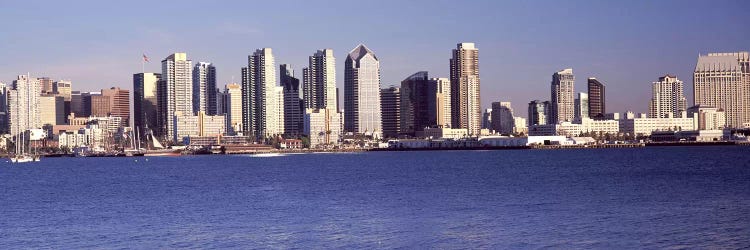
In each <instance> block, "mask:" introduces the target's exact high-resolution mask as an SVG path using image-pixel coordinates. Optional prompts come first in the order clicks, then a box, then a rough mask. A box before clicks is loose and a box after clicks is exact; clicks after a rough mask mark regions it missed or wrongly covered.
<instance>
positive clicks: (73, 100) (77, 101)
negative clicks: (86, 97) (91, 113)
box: [66, 90, 85, 119]
mask: <svg viewBox="0 0 750 250" xmlns="http://www.w3.org/2000/svg"><path fill="white" fill-rule="evenodd" d="M66 113H68V114H70V113H74V114H75V115H76V116H85V115H83V113H84V108H83V94H82V93H81V91H77V90H72V91H70V112H66ZM66 119H67V118H66Z"/></svg>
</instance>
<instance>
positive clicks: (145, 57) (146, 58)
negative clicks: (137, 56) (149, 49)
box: [143, 54, 149, 62]
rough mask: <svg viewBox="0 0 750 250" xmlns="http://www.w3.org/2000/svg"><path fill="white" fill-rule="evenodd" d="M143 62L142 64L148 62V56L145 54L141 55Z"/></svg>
mask: <svg viewBox="0 0 750 250" xmlns="http://www.w3.org/2000/svg"><path fill="white" fill-rule="evenodd" d="M143 61H144V62H149V60H148V56H146V54H143Z"/></svg>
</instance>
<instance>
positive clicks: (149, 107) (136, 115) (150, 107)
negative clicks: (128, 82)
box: [133, 73, 161, 138]
mask: <svg viewBox="0 0 750 250" xmlns="http://www.w3.org/2000/svg"><path fill="white" fill-rule="evenodd" d="M160 80H161V74H159V73H138V74H133V126H134V127H135V128H137V130H138V132H139V133H140V137H141V138H146V137H145V136H144V135H146V134H147V133H148V131H146V129H156V128H157V125H156V124H157V117H156V110H157V109H156V106H157V99H156V96H157V92H156V85H157V83H158V82H159V81H160Z"/></svg>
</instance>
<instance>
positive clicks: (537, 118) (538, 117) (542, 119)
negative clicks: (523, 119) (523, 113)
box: [528, 100, 551, 126]
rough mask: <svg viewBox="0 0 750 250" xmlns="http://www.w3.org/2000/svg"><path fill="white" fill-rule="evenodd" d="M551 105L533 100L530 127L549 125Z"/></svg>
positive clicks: (530, 104)
mask: <svg viewBox="0 0 750 250" xmlns="http://www.w3.org/2000/svg"><path fill="white" fill-rule="evenodd" d="M550 106H551V105H550V103H549V102H548V101H544V102H542V101H539V100H533V101H531V102H529V119H528V124H529V126H533V125H547V124H549V123H548V116H549V115H548V114H549V109H550Z"/></svg>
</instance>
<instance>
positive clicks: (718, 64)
mask: <svg viewBox="0 0 750 250" xmlns="http://www.w3.org/2000/svg"><path fill="white" fill-rule="evenodd" d="M748 54H749V53H748V52H736V53H709V54H708V55H699V56H698V63H697V64H696V65H695V72H694V73H693V83H694V85H693V93H694V95H693V96H694V99H693V104H694V105H705V106H707V107H715V108H717V109H721V110H724V112H725V113H726V120H727V121H726V125H727V127H732V128H743V127H748V126H750V56H749V55H748Z"/></svg>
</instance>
